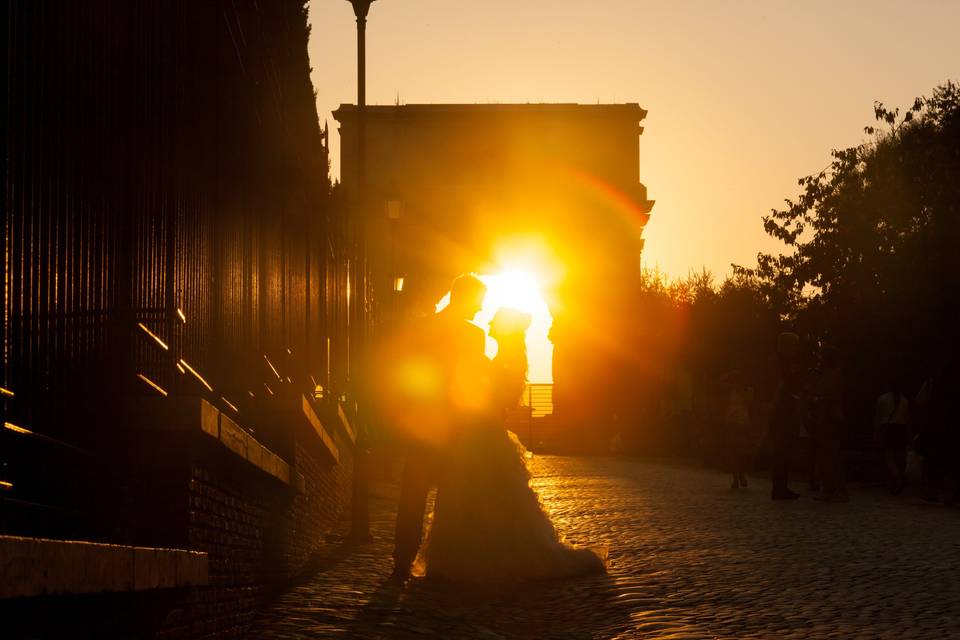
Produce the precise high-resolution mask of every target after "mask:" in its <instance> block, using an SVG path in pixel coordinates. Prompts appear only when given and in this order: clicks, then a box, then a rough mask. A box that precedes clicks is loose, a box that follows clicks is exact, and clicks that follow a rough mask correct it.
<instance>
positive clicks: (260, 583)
mask: <svg viewBox="0 0 960 640" xmlns="http://www.w3.org/2000/svg"><path fill="white" fill-rule="evenodd" d="M335 440H336V443H337V445H338V447H339V448H340V461H339V462H334V460H333V459H332V457H330V456H329V455H327V454H326V453H325V452H324V451H323V450H322V448H320V447H319V446H311V444H312V445H316V443H310V442H308V443H306V444H304V443H302V442H300V441H298V442H296V443H295V445H294V456H293V458H294V459H293V460H292V461H291V462H292V467H293V468H294V470H295V471H296V472H298V473H300V474H302V475H303V480H304V482H303V491H302V492H300V491H298V490H297V489H296V488H295V487H293V486H290V485H286V484H283V483H281V482H279V481H277V480H276V479H275V478H273V477H271V476H268V475H267V474H265V473H263V472H262V471H260V470H259V469H257V468H255V467H253V466H252V465H250V464H248V463H246V462H244V461H242V460H240V459H239V458H238V459H233V458H235V456H234V455H233V454H232V453H231V452H229V451H227V450H225V449H223V448H220V449H214V450H210V451H204V452H203V453H202V455H201V456H199V457H198V459H197V460H196V461H195V462H194V463H193V464H192V465H191V466H190V471H189V478H185V479H184V480H185V481H184V483H183V484H184V486H183V490H182V494H181V497H182V499H183V500H184V501H185V502H186V503H187V504H188V507H189V509H188V517H187V519H186V531H185V546H187V547H188V548H190V549H193V550H198V551H205V552H207V553H209V554H210V585H209V586H207V587H203V588H198V589H193V590H191V591H190V592H188V593H186V594H184V595H183V596H182V597H181V598H180V599H179V600H178V601H177V603H176V605H175V606H174V607H173V608H172V610H171V611H170V613H169V614H168V615H167V616H166V618H165V620H164V622H163V624H162V626H161V630H160V632H159V633H158V636H157V637H158V638H162V639H164V640H174V639H180V638H183V639H188V638H189V639H191V640H193V639H196V638H242V637H244V634H245V632H246V629H247V628H248V626H249V625H250V623H251V622H252V620H253V617H254V616H255V615H256V608H257V607H258V606H259V605H260V604H262V603H263V602H264V601H265V600H266V599H267V598H268V597H269V596H270V595H271V594H273V593H276V592H277V591H278V590H280V589H282V588H283V587H284V586H285V585H287V584H289V583H290V581H291V580H292V579H294V578H296V577H298V576H300V575H302V574H304V573H305V572H307V571H309V569H310V568H311V567H312V565H313V562H314V560H315V559H316V557H317V554H318V552H319V551H320V549H321V547H322V546H323V545H324V544H325V540H326V535H327V534H328V533H330V532H331V531H332V530H333V529H334V528H335V527H336V525H337V523H338V522H339V521H340V516H341V514H342V511H343V509H344V508H345V507H347V506H348V505H349V496H350V491H351V482H352V466H353V465H352V455H351V448H350V447H351V444H350V442H349V441H348V440H347V439H346V438H345V437H343V436H342V434H340V433H338V434H337V435H336V438H335Z"/></svg>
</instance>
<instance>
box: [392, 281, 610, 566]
mask: <svg viewBox="0 0 960 640" xmlns="http://www.w3.org/2000/svg"><path fill="white" fill-rule="evenodd" d="M485 296H486V286H485V285H484V284H483V282H481V281H480V280H479V278H477V277H476V276H474V275H470V274H468V275H461V276H460V277H458V278H457V279H456V280H455V281H454V283H453V286H452V287H451V289H450V302H449V304H448V306H447V307H445V308H444V309H443V310H442V311H440V312H438V313H436V314H435V315H433V316H431V317H429V318H426V319H424V320H423V321H422V323H423V326H421V327H420V330H419V331H418V335H419V337H420V339H419V340H417V341H416V342H417V344H416V347H415V348H416V349H417V350H419V351H420V352H421V355H422V356H425V357H427V358H428V359H429V360H430V361H431V362H435V363H438V366H437V367H436V370H437V371H439V372H440V375H439V377H440V378H441V379H440V380H439V385H438V386H439V387H440V388H441V389H442V390H443V392H442V393H440V394H437V396H436V398H435V400H434V401H433V402H434V403H436V404H438V405H441V406H436V407H433V409H435V411H434V415H442V416H443V422H444V423H445V424H446V425H447V428H445V429H444V430H443V431H444V433H443V436H442V437H441V438H437V439H434V440H433V441H432V442H430V443H427V442H425V441H422V440H419V441H418V440H416V439H412V441H411V442H409V443H408V446H407V452H406V453H407V457H406V461H405V465H404V471H403V476H402V480H401V488H400V503H399V508H398V511H397V522H396V540H395V549H394V573H393V575H392V576H391V580H392V581H395V582H402V581H405V580H406V579H407V578H409V576H410V575H411V572H412V573H413V574H415V575H424V576H426V577H427V578H429V579H431V580H433V579H437V580H440V581H443V582H452V583H468V584H469V583H503V582H516V581H529V580H541V579H549V578H560V577H569V576H574V575H580V574H587V573H597V572H603V571H605V569H606V567H605V562H604V559H603V558H602V557H601V556H602V555H603V554H602V553H597V552H595V551H594V550H591V549H587V548H574V547H572V546H570V545H568V544H566V543H564V542H563V540H562V538H561V537H560V536H559V535H558V533H557V531H556V529H555V528H554V526H553V523H552V522H551V521H550V518H549V516H548V515H547V514H546V512H545V511H544V510H543V507H542V505H541V502H540V498H539V496H538V495H537V493H536V492H535V491H534V490H533V489H532V488H531V487H530V484H529V482H530V474H529V471H528V469H527V464H526V455H525V453H526V451H525V449H524V448H523V445H521V444H520V442H519V440H518V439H517V437H516V436H515V435H514V434H513V433H511V432H509V431H508V430H507V425H506V418H505V414H506V412H507V411H508V410H509V409H511V408H514V407H516V406H518V405H519V403H520V400H521V398H522V395H523V390H524V385H525V383H526V373H527V354H526V346H525V336H526V331H527V329H528V328H529V326H530V320H531V319H530V316H529V315H528V314H525V313H522V312H519V311H516V310H513V309H500V310H498V311H497V313H496V315H495V317H494V319H493V321H492V322H491V323H490V336H491V337H492V338H494V339H495V340H496V341H497V344H498V351H497V355H496V357H495V358H494V359H493V360H492V361H491V360H489V359H487V358H486V357H485V355H484V344H485V334H484V331H483V330H482V329H481V328H480V327H478V326H476V325H474V324H473V323H472V320H473V318H474V316H475V315H476V314H477V313H478V312H479V311H480V308H481V306H482V304H483V300H484V297H485ZM431 487H436V488H437V494H436V495H437V497H436V500H435V505H434V511H433V517H432V519H431V521H430V524H429V526H428V530H427V532H426V536H425V538H424V531H423V528H424V511H425V509H426V505H427V496H428V493H429V491H430V488H431Z"/></svg>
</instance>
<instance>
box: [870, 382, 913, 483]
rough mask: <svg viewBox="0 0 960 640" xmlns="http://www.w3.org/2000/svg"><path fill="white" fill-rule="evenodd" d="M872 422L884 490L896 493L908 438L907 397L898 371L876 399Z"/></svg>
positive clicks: (903, 472)
mask: <svg viewBox="0 0 960 640" xmlns="http://www.w3.org/2000/svg"><path fill="white" fill-rule="evenodd" d="M873 423H874V427H875V433H876V437H877V441H878V442H879V444H880V449H881V450H882V452H883V464H884V468H885V470H886V473H887V489H888V490H889V491H890V493H892V494H894V495H898V494H899V493H900V492H901V491H903V487H904V486H905V485H906V469H907V445H908V443H909V439H910V431H909V429H910V428H909V424H910V400H909V398H907V395H906V394H905V393H904V392H903V382H902V380H900V375H899V374H895V375H894V376H893V382H892V383H891V384H890V390H889V391H887V392H886V393H884V394H883V395H881V396H880V397H878V398H877V410H876V415H875V416H874V419H873Z"/></svg>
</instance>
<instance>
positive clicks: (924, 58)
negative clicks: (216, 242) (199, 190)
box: [310, 0, 960, 275]
mask: <svg viewBox="0 0 960 640" xmlns="http://www.w3.org/2000/svg"><path fill="white" fill-rule="evenodd" d="M310 22H311V23H312V25H313V33H312V38H311V43H310V56H311V61H312V66H313V83H314V86H315V88H316V90H317V102H318V109H319V111H320V117H321V120H323V119H329V120H330V122H331V124H332V125H335V124H336V123H335V121H334V120H333V118H332V116H330V111H331V110H333V109H334V108H336V106H337V105H338V104H340V103H343V102H349V103H353V102H356V57H355V56H356V49H355V47H356V30H355V23H354V18H353V10H352V9H351V7H350V4H349V3H348V2H346V1H345V0H312V1H311V3H310ZM958 25H960V0H926V1H918V0H915V1H913V2H905V1H900V2H888V1H874V2H866V1H863V2H855V1H850V0H847V1H844V0H832V1H819V0H818V1H807V2H800V1H796V0H794V1H781V0H766V1H760V0H756V1H746V0H742V1H720V0H701V1H683V0H663V1H648V0H482V1H481V0H377V1H376V2H374V4H373V5H372V7H371V9H370V18H369V23H368V27H367V100H368V103H370V104H393V103H394V102H395V100H396V99H397V97H398V96H399V100H400V101H401V103H406V104H410V103H429V102H434V103H443V102H450V103H473V102H481V103H482V102H521V103H522V102H580V103H591V104H592V103H596V102H597V101H599V102H602V103H611V102H613V103H616V102H638V103H640V105H641V106H642V107H644V108H645V109H647V110H648V111H649V114H648V116H647V119H646V121H645V122H644V123H643V124H644V126H645V131H644V134H643V135H642V136H641V138H640V180H641V181H642V182H643V183H644V184H646V185H647V188H648V189H649V197H650V198H651V199H654V200H656V201H657V203H656V206H655V207H654V209H653V212H652V213H653V216H652V218H651V219H650V223H649V225H648V226H647V230H646V233H645V236H646V238H647V241H646V249H645V260H644V261H645V263H646V264H647V265H648V266H653V265H659V266H660V267H661V268H662V269H664V270H666V271H667V272H668V273H670V274H673V275H685V274H686V273H687V272H688V270H691V269H699V268H700V267H701V266H706V267H707V268H709V269H711V270H713V271H715V272H716V273H718V274H721V275H722V274H726V273H728V272H729V263H731V262H737V263H743V264H748V263H753V261H754V256H755V255H756V253H757V251H759V250H761V249H769V248H772V247H774V246H776V245H775V244H774V243H773V242H772V241H771V240H769V239H768V238H767V237H766V236H765V234H764V233H763V229H762V225H761V222H760V216H761V215H763V214H765V213H766V212H768V211H769V210H770V209H771V208H772V207H776V206H779V205H780V204H781V203H782V201H783V198H785V197H792V196H794V195H796V193H797V191H798V186H797V182H796V181H797V178H799V177H801V176H804V175H807V174H809V173H813V172H816V171H819V170H820V169H822V168H823V167H824V166H825V165H827V163H828V162H829V160H830V158H829V151H830V149H831V148H835V147H841V146H848V145H852V144H856V143H857V142H859V141H860V140H861V139H862V138H863V134H862V130H863V127H864V126H866V125H868V124H871V122H872V117H873V101H874V100H880V101H882V102H885V103H887V104H890V105H899V106H906V105H909V104H910V103H912V101H913V98H914V97H916V96H918V95H924V94H929V92H930V90H931V89H932V88H933V87H934V86H935V85H937V84H939V83H941V82H943V81H945V80H947V79H957V78H960V38H958V37H957V35H956V34H957V26H958ZM331 128H332V129H333V131H332V132H331V143H332V144H331V146H332V148H333V152H334V159H333V165H334V166H333V170H334V174H335V175H337V174H338V172H339V167H338V157H339V141H338V140H337V135H336V131H335V129H336V127H335V126H331Z"/></svg>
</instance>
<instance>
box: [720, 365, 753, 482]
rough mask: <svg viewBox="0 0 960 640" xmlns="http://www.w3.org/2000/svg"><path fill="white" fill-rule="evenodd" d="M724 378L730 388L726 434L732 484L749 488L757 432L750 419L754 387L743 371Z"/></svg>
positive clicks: (725, 424)
mask: <svg viewBox="0 0 960 640" xmlns="http://www.w3.org/2000/svg"><path fill="white" fill-rule="evenodd" d="M721 382H722V383H723V386H724V388H725V389H726V390H727V403H726V408H725V411H724V436H725V438H726V449H727V464H728V466H729V468H730V474H731V475H732V477H733V479H732V482H731V483H730V488H731V489H739V488H746V486H747V467H748V466H749V460H750V452H751V449H752V435H753V434H752V432H751V425H752V422H753V421H752V420H751V419H750V414H751V411H750V408H751V405H752V404H753V389H751V388H750V387H748V386H747V385H746V383H745V382H744V379H743V376H742V375H741V374H740V372H739V371H732V372H730V373H728V374H727V375H726V376H724V379H723V380H721Z"/></svg>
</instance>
